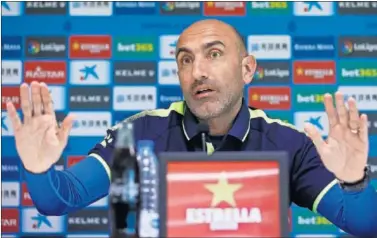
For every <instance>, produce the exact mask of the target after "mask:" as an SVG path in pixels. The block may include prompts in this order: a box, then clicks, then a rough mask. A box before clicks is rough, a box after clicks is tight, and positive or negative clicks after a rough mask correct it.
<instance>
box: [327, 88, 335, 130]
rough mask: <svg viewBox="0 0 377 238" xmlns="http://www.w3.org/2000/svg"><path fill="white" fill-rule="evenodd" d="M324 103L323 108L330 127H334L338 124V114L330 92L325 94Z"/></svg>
mask: <svg viewBox="0 0 377 238" xmlns="http://www.w3.org/2000/svg"><path fill="white" fill-rule="evenodd" d="M324 104H325V109H326V113H327V117H328V120H329V124H330V127H334V126H335V125H336V124H338V114H337V112H336V110H335V107H334V104H333V98H332V96H331V94H328V93H326V94H325V96H324Z"/></svg>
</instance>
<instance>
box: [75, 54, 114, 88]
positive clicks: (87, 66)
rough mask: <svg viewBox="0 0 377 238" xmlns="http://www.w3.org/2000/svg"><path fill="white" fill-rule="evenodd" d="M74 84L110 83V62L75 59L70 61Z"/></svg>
mask: <svg viewBox="0 0 377 238" xmlns="http://www.w3.org/2000/svg"><path fill="white" fill-rule="evenodd" d="M69 82H70V83H71V84H72V85H106V84H109V83H110V62H109V61H106V60H74V61H71V63H70V77H69Z"/></svg>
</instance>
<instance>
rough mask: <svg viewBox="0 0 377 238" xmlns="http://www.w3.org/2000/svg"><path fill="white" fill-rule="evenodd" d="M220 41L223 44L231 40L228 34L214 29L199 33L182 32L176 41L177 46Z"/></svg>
mask: <svg viewBox="0 0 377 238" xmlns="http://www.w3.org/2000/svg"><path fill="white" fill-rule="evenodd" d="M215 41H218V42H222V43H223V44H224V45H225V46H226V45H228V44H229V42H231V38H230V36H229V34H225V33H221V32H214V31H206V32H204V31H203V32H201V33H194V34H190V33H188V34H186V33H184V34H182V35H181V36H180V37H179V39H178V42H177V47H184V46H198V47H200V46H202V45H205V44H207V43H210V42H215Z"/></svg>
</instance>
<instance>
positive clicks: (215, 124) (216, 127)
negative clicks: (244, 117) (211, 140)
mask: <svg viewBox="0 0 377 238" xmlns="http://www.w3.org/2000/svg"><path fill="white" fill-rule="evenodd" d="M241 106H242V99H240V100H239V101H238V102H237V103H236V104H235V105H234V106H233V107H231V109H230V110H229V111H227V112H224V113H223V114H222V115H221V116H219V117H216V118H212V119H209V120H207V121H206V123H207V124H208V126H209V134H210V135H212V136H221V135H226V134H227V133H228V132H229V130H230V129H231V128H232V125H233V121H234V119H235V118H236V116H237V114H238V112H239V111H240V110H241Z"/></svg>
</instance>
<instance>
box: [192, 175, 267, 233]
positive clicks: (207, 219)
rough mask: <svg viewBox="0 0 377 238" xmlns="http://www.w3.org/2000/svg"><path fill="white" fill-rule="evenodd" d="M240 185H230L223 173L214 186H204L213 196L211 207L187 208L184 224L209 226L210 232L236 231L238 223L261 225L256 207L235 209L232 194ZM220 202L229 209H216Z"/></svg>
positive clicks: (259, 212) (258, 210)
mask: <svg viewBox="0 0 377 238" xmlns="http://www.w3.org/2000/svg"><path fill="white" fill-rule="evenodd" d="M242 186H243V185H242V184H240V183H237V184H230V183H228V180H227V178H226V174H225V172H223V173H222V174H221V177H220V178H219V180H218V182H217V183H216V184H205V185H204V187H205V188H206V189H207V190H208V191H209V192H211V193H212V194H213V197H212V202H211V207H209V208H188V209H187V210H186V223H188V224H209V225H210V230H212V231H216V230H237V229H238V224H240V223H261V222H262V214H261V211H260V209H259V208H257V207H252V208H250V207H237V204H236V201H235V199H234V193H235V192H237V191H238V190H240V189H241V188H242ZM221 202H225V203H227V204H228V205H229V206H230V207H227V208H217V207H216V206H217V205H219V204H220V203H221Z"/></svg>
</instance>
